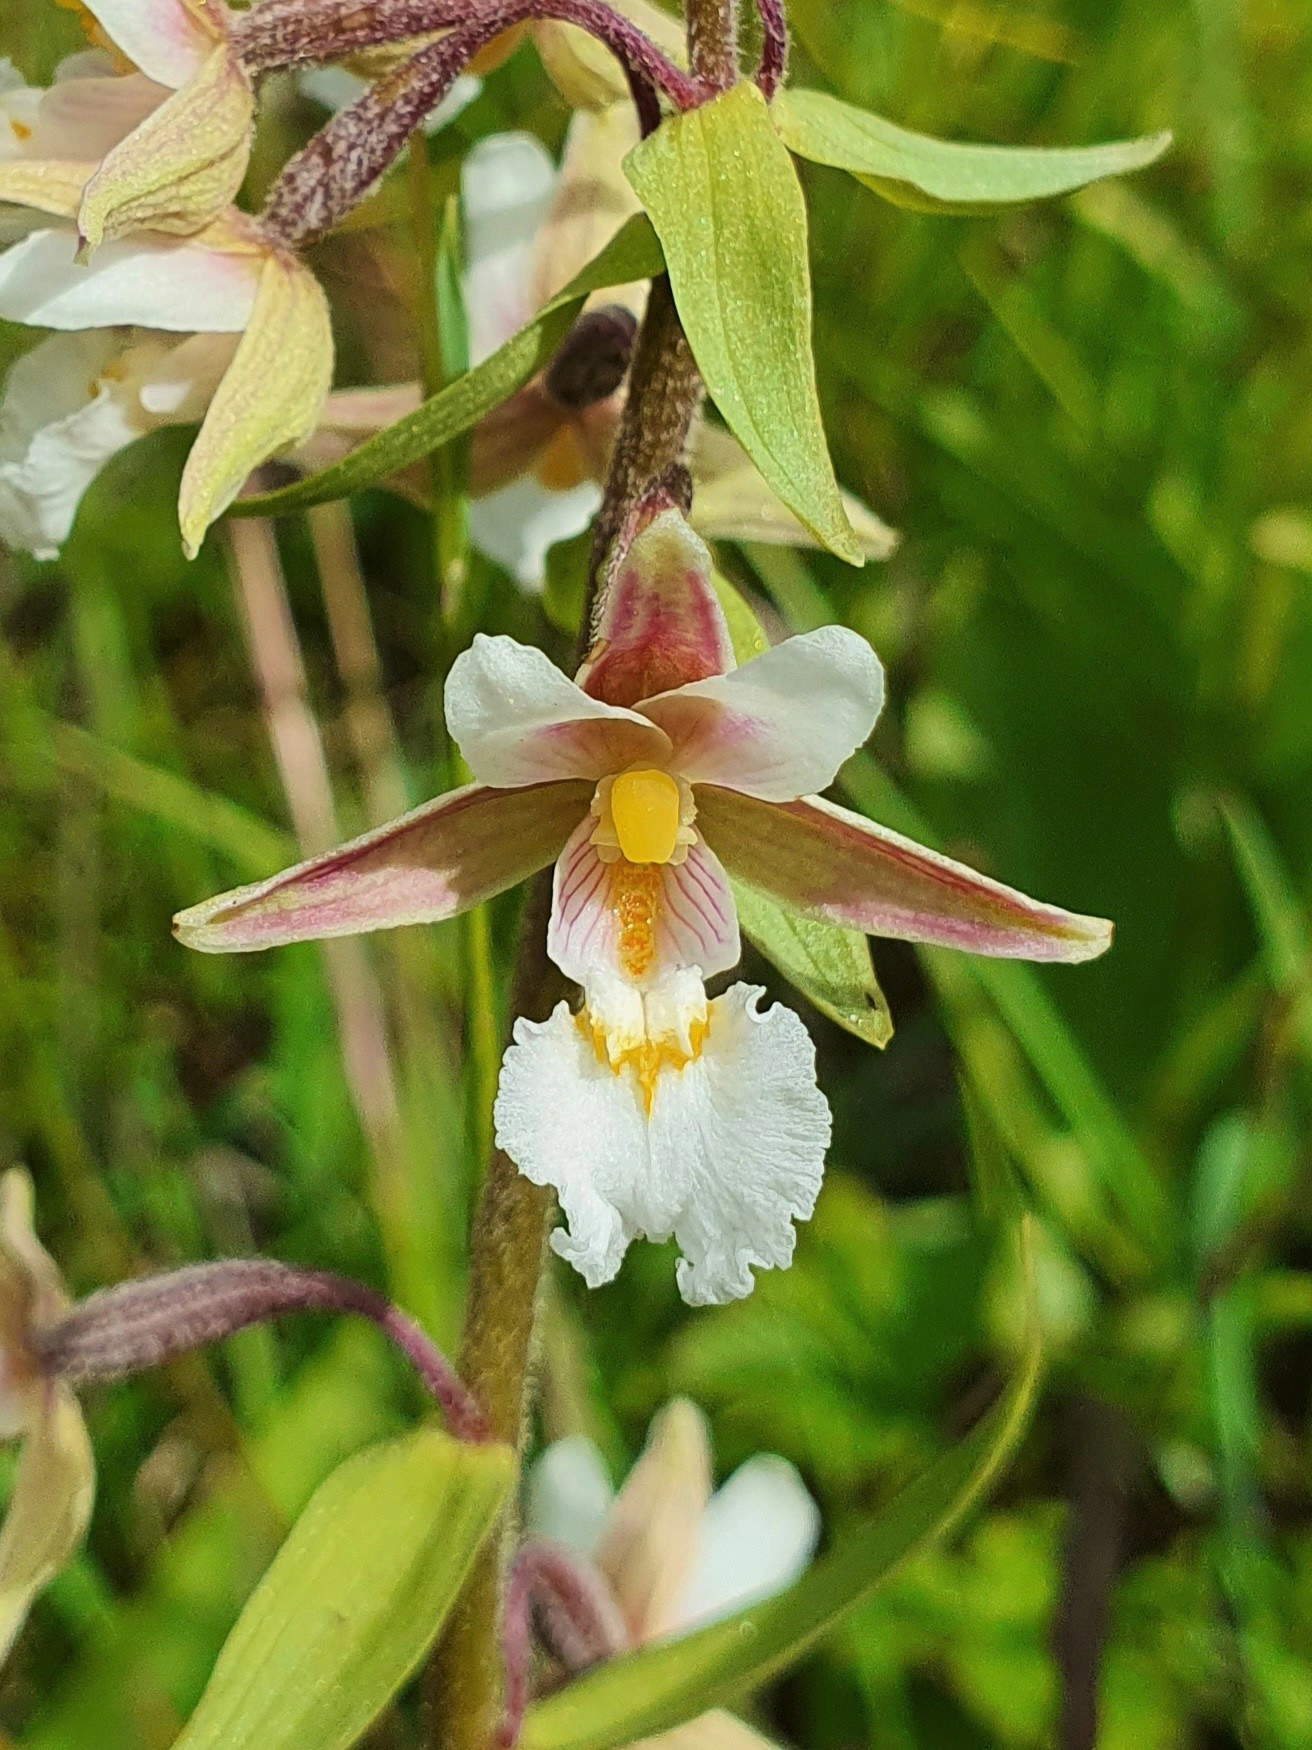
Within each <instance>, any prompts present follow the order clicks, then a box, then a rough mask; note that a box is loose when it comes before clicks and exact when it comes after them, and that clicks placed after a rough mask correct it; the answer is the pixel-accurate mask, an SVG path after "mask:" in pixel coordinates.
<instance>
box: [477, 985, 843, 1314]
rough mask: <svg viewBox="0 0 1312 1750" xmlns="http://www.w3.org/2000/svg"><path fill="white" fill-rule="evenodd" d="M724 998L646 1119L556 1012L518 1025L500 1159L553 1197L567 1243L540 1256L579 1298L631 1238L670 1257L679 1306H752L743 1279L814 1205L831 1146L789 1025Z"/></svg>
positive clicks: (625, 1081)
mask: <svg viewBox="0 0 1312 1750" xmlns="http://www.w3.org/2000/svg"><path fill="white" fill-rule="evenodd" d="M763 995H764V992H763V991H762V990H761V989H760V988H759V987H756V986H751V985H744V984H736V985H734V986H732V987H731V988H730V989H729V990H728V991H726V992H725V994H724V995H723V996H721V997H718V998H717V999H716V1000H715V1002H714V1003H713V1004H712V1005H711V1016H710V1029H709V1032H708V1035H707V1038H706V1041H705V1043H704V1045H703V1048H702V1051H701V1055H700V1056H699V1057H698V1058H696V1059H695V1060H694V1061H693V1062H692V1063H689V1064H687V1065H686V1066H685V1067H684V1068H682V1069H678V1070H675V1069H668V1070H665V1071H663V1072H662V1073H661V1075H660V1077H659V1079H658V1081H657V1083H656V1089H655V1094H654V1097H653V1101H652V1108H651V1115H650V1117H648V1116H647V1114H646V1112H645V1111H644V1109H643V1101H642V1094H641V1091H640V1089H639V1087H638V1084H637V1081H636V1079H635V1077H634V1075H633V1073H632V1072H631V1071H630V1070H627V1069H625V1070H623V1071H621V1072H620V1073H619V1074H615V1073H613V1072H612V1071H611V1069H610V1068H609V1067H608V1066H606V1065H603V1064H601V1063H599V1062H598V1061H597V1057H596V1053H595V1052H594V1050H593V1048H592V1045H591V1043H590V1041H589V1040H588V1039H587V1038H585V1036H584V1032H583V1030H582V1029H581V1028H580V1027H579V1025H578V1023H577V1021H576V1019H575V1017H574V1016H573V1015H572V1014H571V1013H570V1010H569V1007H568V1005H567V1004H565V1003H561V1004H560V1005H559V1006H558V1007H557V1009H556V1010H555V1012H554V1013H553V1015H552V1016H551V1018H550V1020H548V1021H545V1022H532V1021H522V1020H521V1021H519V1022H518V1023H517V1024H516V1027H515V1042H514V1044H513V1045H512V1046H511V1047H510V1049H509V1050H508V1051H507V1053H506V1057H505V1061H504V1063H503V1065H502V1069H501V1081H500V1086H499V1089H498V1092H497V1100H496V1113H495V1116H496V1132H497V1143H498V1146H499V1147H501V1148H503V1149H504V1150H505V1151H506V1153H507V1154H508V1155H509V1156H510V1158H511V1160H513V1161H514V1162H515V1164H516V1165H517V1166H518V1167H519V1170H520V1171H521V1172H522V1173H523V1174H524V1175H525V1177H526V1178H529V1179H531V1180H532V1181H533V1183H534V1184H537V1185H551V1186H553V1187H554V1189H555V1191H556V1193H557V1196H558V1197H559V1199H560V1205H561V1209H562V1210H563V1212H564V1215H565V1219H566V1222H567V1224H568V1227H567V1229H557V1231H556V1232H555V1233H554V1234H553V1235H552V1246H553V1248H554V1250H555V1251H556V1252H558V1253H559V1254H560V1256H561V1257H562V1258H564V1259H566V1261H567V1262H569V1263H571V1264H573V1266H574V1267H575V1269H577V1270H578V1271H579V1273H580V1274H581V1275H582V1276H583V1278H584V1280H585V1281H586V1282H587V1284H588V1286H589V1287H590V1288H596V1287H599V1286H600V1285H601V1284H602V1283H604V1282H609V1281H610V1280H611V1279H612V1277H613V1276H614V1275H615V1274H616V1272H617V1271H618V1269H619V1267H620V1263H621V1260H622V1259H623V1257H624V1254H625V1252H626V1251H627V1249H628V1247H629V1244H630V1242H631V1241H632V1240H634V1239H637V1238H638V1237H639V1236H646V1237H647V1238H649V1239H652V1240H657V1241H663V1240H665V1239H667V1238H669V1236H670V1235H671V1234H673V1236H674V1238H675V1239H676V1240H677V1241H678V1243H679V1248H680V1250H681V1252H682V1254H683V1255H682V1257H681V1258H680V1260H679V1265H678V1282H679V1291H680V1293H681V1294H682V1295H683V1298H684V1300H685V1301H687V1302H688V1304H689V1305H690V1306H709V1305H719V1304H722V1303H724V1302H725V1301H730V1300H739V1299H742V1298H743V1297H744V1296H745V1295H748V1294H750V1293H751V1291H752V1288H753V1278H752V1270H753V1268H760V1269H771V1268H778V1267H780V1266H784V1265H787V1264H788V1263H789V1262H790V1261H791V1259H792V1255H793V1246H794V1243H795V1240H796V1235H795V1233H794V1229H793V1223H794V1221H798V1220H806V1219H807V1218H808V1217H809V1216H810V1214H811V1212H812V1210H813V1209H814V1207H815V1200H816V1197H817V1195H818V1193H819V1190H820V1182H821V1178H822V1176H823V1172H824V1158H825V1151H826V1149H827V1147H828V1145H829V1135H830V1118H829V1107H828V1105H827V1103H826V1101H825V1098H824V1095H823V1094H822V1093H821V1092H820V1089H819V1088H818V1087H817V1085H816V1079H815V1048H814V1046H813V1045H812V1043H811V1039H810V1036H809V1034H808V1033H807V1031H806V1028H805V1027H804V1026H803V1025H802V1022H801V1021H800V1020H799V1019H798V1017H797V1016H796V1015H795V1014H794V1013H793V1012H792V1010H791V1009H786V1008H783V1007H781V1006H778V1005H776V1006H775V1007H773V1008H770V1009H767V1010H765V1011H764V1013H762V1012H760V1010H759V1009H758V1006H757V1005H758V1003H759V1001H760V998H761V997H762V996H763Z"/></svg>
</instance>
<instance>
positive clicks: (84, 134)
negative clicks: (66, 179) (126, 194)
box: [25, 73, 169, 163]
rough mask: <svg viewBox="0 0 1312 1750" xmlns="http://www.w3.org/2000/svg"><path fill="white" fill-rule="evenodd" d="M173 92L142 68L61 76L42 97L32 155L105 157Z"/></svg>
mask: <svg viewBox="0 0 1312 1750" xmlns="http://www.w3.org/2000/svg"><path fill="white" fill-rule="evenodd" d="M168 96H169V89H168V87H167V86H166V85H157V84H156V83H155V81H154V80H153V79H146V78H143V77H142V75H141V74H139V73H130V74H128V75H127V76H126V77H123V76H121V75H120V76H116V75H110V76H109V77H107V78H106V77H96V78H68V79H61V80H59V81H58V82H57V83H56V84H54V85H52V86H51V87H50V89H49V91H47V92H45V93H44V94H43V96H42V98H41V104H40V107H39V108H38V110H37V112H36V116H35V118H34V121H33V124H32V136H31V138H30V139H29V140H28V142H27V146H26V154H25V155H26V156H27V157H29V158H71V159H72V160H74V162H77V163H92V162H94V161H96V160H97V159H100V158H103V157H105V156H106V154H107V153H108V152H109V151H111V150H112V148H113V147H115V146H117V145H118V143H119V142H120V140H122V139H124V138H125V137H126V136H127V135H128V134H130V133H131V132H132V130H133V128H135V127H138V126H139V125H140V124H141V123H142V122H143V121H145V119H146V117H147V116H148V115H150V114H151V112H152V111H154V110H156V109H158V108H159V106H160V104H161V103H164V102H165V101H166V100H167V98H168Z"/></svg>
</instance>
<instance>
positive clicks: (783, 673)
mask: <svg viewBox="0 0 1312 1750" xmlns="http://www.w3.org/2000/svg"><path fill="white" fill-rule="evenodd" d="M594 634H595V636H594V642H593V645H592V649H591V651H590V654H589V657H588V660H587V661H586V662H585V664H584V666H583V667H582V669H580V671H579V674H578V677H577V680H576V681H570V680H568V679H567V678H566V677H565V676H564V675H563V674H562V673H561V672H560V670H559V669H557V668H555V667H554V666H553V665H552V664H551V663H550V662H549V661H548V660H547V658H546V656H545V655H544V654H543V653H542V652H541V651H538V650H532V649H527V648H525V647H524V646H523V645H520V644H516V643H515V642H514V640H513V639H510V638H504V637H501V638H489V637H486V636H483V635H481V634H480V635H479V636H478V637H476V638H475V640H474V643H473V646H472V648H471V649H470V650H468V651H466V652H465V653H463V654H462V655H461V656H460V657H459V658H458V659H457V661H456V662H455V664H454V665H453V667H452V670H451V674H450V677H449V680H448V682H447V691H446V716H447V726H448V729H449V730H450V733H451V736H452V739H453V740H454V741H455V742H456V744H457V745H458V746H459V748H460V750H461V752H462V754H463V755H464V758H465V761H466V763H467V764H468V766H469V768H470V770H471V772H472V773H473V774H474V777H475V779H476V780H477V783H476V784H475V785H473V786H471V787H469V788H467V789H464V790H458V791H455V792H454V793H452V794H451V795H449V796H447V797H443V798H440V799H439V800H438V801H437V802H435V803H432V804H430V805H429V806H428V807H427V808H421V809H418V810H416V811H415V812H414V813H413V814H411V815H408V816H405V817H403V818H402V819H401V820H400V821H397V822H395V823H393V825H391V826H389V827H384V828H381V829H379V831H377V832H375V833H373V834H370V835H369V836H367V837H366V838H364V839H361V840H358V841H357V842H356V843H355V844H354V845H350V846H347V847H345V848H344V849H342V850H340V851H336V852H333V853H331V854H330V855H329V856H327V857H321V858H317V859H315V860H313V861H312V862H309V863H305V864H302V865H301V866H300V867H299V868H298V869H294V870H290V871H289V872H288V873H286V874H284V875H280V876H275V877H274V878H273V879H272V880H270V881H264V882H260V883H258V884H256V885H255V886H253V887H249V888H243V889H238V890H237V891H236V892H235V893H231V894H225V895H222V896H220V897H219V898H218V899H214V900H210V901H208V902H207V903H205V904H204V905H199V906H195V907H193V908H192V909H191V910H190V911H188V912H184V913H183V914H181V916H179V918H178V919H177V920H176V922H175V928H176V930H177V932H178V934H179V936H180V937H181V938H182V940H183V941H184V942H186V943H188V944H189V945H190V946H192V947H196V948H201V949H205V950H207V951H210V952H223V951H226V950H233V949H238V950H244V949H253V948H263V947H271V946H274V945H275V944H277V943H281V942H289V941H299V940H306V939H311V938H315V937H326V936H336V935H347V934H353V933H355V932H358V931H361V930H368V929H378V928H382V927H386V926H389V925H395V924H402V923H417V922H421V921H428V920H436V919H438V918H442V917H450V916H453V915H454V914H455V913H457V912H459V911H462V910H464V909H465V908H466V907H467V906H470V905H473V904H477V903H478V901H479V900H482V899H485V898H487V897H489V896H490V895H491V894H493V893H497V892H500V891H502V890H503V889H504V888H506V887H509V886H511V885H512V884H513V883H514V882H516V881H519V880H522V879H523V878H524V877H525V876H526V875H527V874H529V873H531V872H532V871H534V870H536V869H539V868H542V867H545V866H546V865H547V864H549V863H552V862H554V863H555V878H554V889H553V900H552V910H551V921H550V927H549V931H548V937H547V951H548V953H549V954H550V956H551V958H552V959H553V960H554V961H555V963H556V964H557V965H558V966H559V967H560V968H561V970H562V971H563V972H564V973H565V974H566V975H567V976H568V977H569V978H570V979H572V980H573V981H574V982H575V983H576V984H578V985H579V986H581V987H582V990H583V998H584V1002H583V1008H582V1010H581V1012H579V1013H578V1014H574V1013H572V1012H571V1010H570V1008H569V1005H568V1004H566V1003H561V1004H560V1005H559V1006H558V1008H557V1009H556V1011H555V1012H554V1014H553V1015H552V1016H551V1017H550V1019H549V1020H547V1021H545V1022H541V1023H537V1022H531V1021H527V1020H520V1021H518V1022H517V1023H516V1026H515V1037H514V1043H513V1044H512V1046H511V1047H510V1049H509V1051H507V1053H506V1057H505V1061H504V1063H503V1065H502V1071H501V1081H500V1087H499V1090H498V1093H497V1100H496V1112H495V1117H496V1132H497V1140H498V1143H499V1145H500V1146H501V1147H502V1148H503V1149H504V1150H505V1151H506V1153H507V1154H508V1155H509V1156H510V1158H511V1159H512V1160H513V1161H514V1162H515V1163H516V1165H517V1166H518V1167H519V1169H520V1171H521V1172H522V1173H524V1174H525V1175H526V1177H528V1178H529V1179H532V1180H533V1181H534V1182H535V1183H537V1184H541V1185H551V1186H553V1187H554V1188H555V1190H556V1193H557V1195H558V1197H559V1199H560V1203H561V1207H562V1209H563V1211H564V1214H565V1217H566V1221H567V1224H568V1226H567V1228H566V1229H558V1230H557V1231H556V1232H555V1233H554V1234H553V1235H552V1245H553V1247H554V1248H555V1250H556V1251H557V1252H558V1253H559V1254H560V1255H561V1256H562V1257H564V1258H566V1259H568V1261H569V1262H570V1263H572V1264H573V1265H574V1266H575V1268H576V1269H578V1270H579V1271H580V1273H581V1274H582V1275H583V1276H584V1278H585V1279H586V1281H587V1282H588V1283H589V1285H590V1286H593V1287H596V1286H597V1285H599V1284H600V1283H603V1282H607V1281H609V1280H610V1279H611V1278H612V1277H613V1276H614V1275H615V1273H616V1271H617V1270H618V1269H619V1267H620V1262H621V1260H622V1259H623V1257H624V1254H625V1251H626V1250H627V1249H628V1246H629V1244H630V1242H631V1241H632V1240H634V1239H635V1238H637V1237H639V1236H640V1235H645V1236H647V1237H648V1238H651V1239H656V1240H664V1239H667V1238H669V1237H670V1236H671V1235H672V1236H673V1237H674V1238H675V1239H676V1240H677V1242H678V1244H679V1247H680V1250H681V1253H682V1257H681V1259H680V1262H679V1265H678V1281H679V1288H680V1291H681V1293H682V1294H683V1296H684V1298H685V1300H687V1301H688V1302H689V1303H691V1304H693V1305H705V1304H708V1303H714V1302H720V1301H725V1300H730V1299H735V1298H738V1297H740V1296H742V1295H746V1294H749V1293H750V1292H751V1289H752V1282H753V1278H752V1270H753V1269H754V1268H771V1267H778V1266H781V1265H785V1264H787V1263H788V1262H789V1260H790V1258H791V1256H792V1252H793V1245H794V1237H795V1236H794V1231H793V1222H794V1220H796V1219H805V1218H806V1217H807V1216H809V1215H810V1213H811V1210H812V1207H813V1206H814V1202H815V1198H816V1195H817V1193H818V1191H819V1188H820V1180H821V1175H822V1172H823V1168H824V1156H825V1149H826V1146H827V1144H828V1141H829V1112H828V1108H827V1106H826V1104H825V1101H824V1097H823V1095H822V1094H821V1093H820V1090H819V1089H818V1087H817V1086H816V1081H815V1054H814V1051H813V1049H812V1046H811V1042H810V1039H809V1037H808V1035H807V1033H806V1030H805V1028H804V1027H803V1026H802V1023H801V1022H800V1021H799V1020H798V1018H797V1016H796V1015H794V1014H793V1013H792V1012H791V1011H790V1010H788V1009H784V1008H781V1007H775V1008H771V1009H768V1010H766V1011H764V1012H762V1011H761V1010H759V1008H758V1002H759V999H760V997H761V996H762V995H763V992H761V991H760V990H759V989H755V988H753V987H751V986H747V985H741V984H739V985H734V986H733V987H732V988H731V989H730V990H728V991H727V992H726V993H725V994H724V995H723V996H720V997H717V998H715V999H714V1001H712V1000H710V999H708V997H707V993H706V986H705V981H706V979H708V978H711V977H713V976H714V975H715V974H717V973H721V972H727V971H728V970H729V969H730V968H732V967H733V966H734V965H735V964H736V963H737V960H738V955H739V939H738V921H737V915H736V910H735V905H734V898H733V892H732V889H731V887H730V885H729V877H730V876H731V875H733V876H737V877H738V878H739V879H742V880H746V881H747V882H748V883H749V884H750V885H752V886H754V887H757V888H760V889H761V890H763V891H764V892H766V893H767V894H769V895H770V896H771V897H772V898H774V899H775V900H776V901H777V902H779V903H781V904H783V905H784V906H786V907H787V908H788V909H790V910H793V911H796V912H799V913H802V914H803V915H806V916H811V917H819V918H821V919H823V920H825V921H829V922H834V923H841V924H844V925H846V926H847V927H849V928H852V927H855V928H858V929H862V930H868V931H870V932H872V933H876V934H882V935H894V936H901V937H903V938H906V939H909V940H912V941H922V942H936V943H940V944H947V945H951V946H955V947H964V948H971V949H973V950H974V951H976V952H979V953H992V954H1010V955H1023V956H1027V957H1030V958H1034V959H1056V960H1081V959H1087V958H1089V957H1090V956H1092V955H1094V954H1098V953H1101V952H1102V951H1103V949H1104V948H1105V947H1106V946H1107V944H1108V942H1109V940H1110V926H1109V925H1107V924H1106V923H1104V922H1103V921H1101V920H1099V919H1093V918H1079V917H1075V916H1073V915H1072V914H1070V913H1068V912H1062V911H1058V910H1056V909H1055V908H1053V907H1049V906H1043V905H1040V904H1038V903H1037V902H1035V901H1033V900H1029V899H1026V898H1024V897H1023V896H1022V895H1020V894H1017V893H1015V892H1013V891H1012V890H1011V889H1009V888H1005V887H1002V886H1001V885H1000V884H998V883H995V882H991V881H988V880H986V879H985V878H984V877H983V876H980V875H977V874H975V873H974V872H972V871H971V870H968V869H965V868H963V867H962V866H961V865H960V864H956V863H952V862H950V861H948V860H947V859H946V858H941V857H937V856H935V855H934V854H933V853H932V852H929V851H926V850H924V849H922V848H921V847H919V846H916V845H913V844H911V843H910V842H909V841H907V840H905V839H902V838H899V837H898V836H897V835H896V834H893V833H889V832H886V831H885V830H883V829H882V828H879V827H875V826H873V825H872V824H871V823H869V822H867V821H865V820H862V819H861V818H860V817H858V816H856V815H852V814H848V813H847V812H846V811H845V810H843V809H840V808H836V807H835V806H834V805H833V804H832V803H828V802H825V801H823V800H822V799H821V798H820V797H819V796H818V795H817V794H816V792H818V791H820V790H822V789H824V788H825V787H826V786H827V785H828V784H830V783H831V782H832V781H833V778H834V776H835V774H836V772H837V771H838V768H839V767H840V766H841V765H842V763H843V762H844V761H845V760H846V759H847V758H848V756H849V755H850V754H851V753H852V751H853V750H854V749H855V748H856V747H858V746H859V745H860V744H861V743H862V742H863V741H864V740H865V739H866V737H867V736H868V735H869V733H870V731H871V729H872V728H873V726H874V722H875V718H876V716H877V715H878V712H879V708H880V704H881V700H882V695H883V674H882V671H881V669H880V666H879V663H878V660H877V659H876V657H875V654H874V652H873V651H872V650H871V649H870V646H869V645H868V644H867V643H866V642H865V640H864V639H862V638H860V637H858V636H857V634H856V633H854V632H851V631H848V630H847V629H846V628H843V627H838V626H828V627H823V628H821V629H820V630H819V631H817V632H812V633H808V634H806V635H804V636H801V637H797V638H791V639H788V640H787V641H786V642H785V643H783V644H781V645H778V646H777V647H776V648H774V649H773V650H769V651H767V652H766V653H765V654H764V655H762V656H759V657H757V658H756V659H755V660H754V661H751V662H748V663H745V664H744V665H743V666H742V667H741V668H736V667H735V663H734V656H733V649H732V645H731V643H730V639H729V633H728V628H727V626H726V624H725V619H724V615H723V612H722V611H721V608H720V605H719V601H718V598H717V596H716V594H715V589H714V586H713V583H712V581H711V564H710V555H709V554H708V552H707V550H706V548H705V546H704V545H703V544H702V542H701V541H700V539H699V538H698V537H697V536H696V535H695V534H694V533H693V531H692V530H691V529H690V528H689V527H688V525H687V524H686V522H684V520H683V518H682V517H681V516H680V515H679V514H678V512H677V511H675V510H673V509H664V510H660V511H659V512H653V514H652V518H651V520H650V521H649V522H648V523H647V525H646V527H644V528H642V529H641V530H640V531H639V532H637V533H636V535H635V536H634V538H633V539H632V540H631V542H630V544H629V546H628V547H627V548H626V549H625V550H624V551H623V552H622V553H621V554H620V555H619V556H618V557H617V559H616V560H615V562H614V565H613V568H612V570H611V572H610V574H609V576H608V580H607V586H606V592H605V595H604V597H603V601H602V606H601V611H600V615H599V618H598V621H597V623H596V626H595V628H594Z"/></svg>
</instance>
